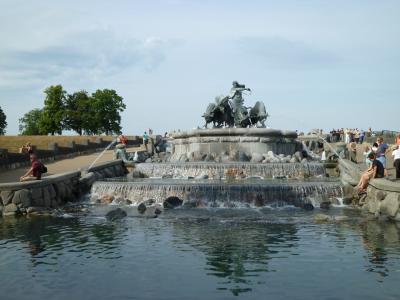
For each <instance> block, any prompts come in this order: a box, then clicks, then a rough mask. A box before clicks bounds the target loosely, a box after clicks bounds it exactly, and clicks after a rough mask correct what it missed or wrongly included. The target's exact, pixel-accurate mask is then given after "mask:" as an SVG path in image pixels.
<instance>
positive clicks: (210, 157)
mask: <svg viewBox="0 0 400 300" xmlns="http://www.w3.org/2000/svg"><path fill="white" fill-rule="evenodd" d="M204 161H215V156H214V155H212V154H207V155H206V157H205V158H204Z"/></svg>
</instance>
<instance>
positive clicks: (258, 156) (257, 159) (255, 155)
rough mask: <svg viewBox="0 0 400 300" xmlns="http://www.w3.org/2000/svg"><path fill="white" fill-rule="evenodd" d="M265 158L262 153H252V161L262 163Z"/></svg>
mask: <svg viewBox="0 0 400 300" xmlns="http://www.w3.org/2000/svg"><path fill="white" fill-rule="evenodd" d="M263 160H264V156H262V155H261V154H260V153H256V152H255V153H252V154H251V160H250V162H252V163H260V162H262V161H263Z"/></svg>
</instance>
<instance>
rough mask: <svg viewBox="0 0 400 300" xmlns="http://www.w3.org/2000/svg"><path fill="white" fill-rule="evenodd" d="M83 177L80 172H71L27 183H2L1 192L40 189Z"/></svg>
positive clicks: (0, 184)
mask: <svg viewBox="0 0 400 300" xmlns="http://www.w3.org/2000/svg"><path fill="white" fill-rule="evenodd" d="M80 175H81V172H80V171H71V172H65V173H61V174H55V175H50V176H46V177H43V178H42V180H35V181H26V182H9V183H8V182H7V183H0V191H6V190H7V191H16V190H20V189H29V188H38V187H44V186H47V185H49V184H53V183H56V182H59V181H64V180H67V179H70V178H74V177H76V178H79V177H80Z"/></svg>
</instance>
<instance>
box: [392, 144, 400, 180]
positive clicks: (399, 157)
mask: <svg viewBox="0 0 400 300" xmlns="http://www.w3.org/2000/svg"><path fill="white" fill-rule="evenodd" d="M395 147H396V148H395V149H394V150H393V151H392V155H393V160H394V161H393V166H394V167H395V169H396V179H399V178H400V146H399V145H396V146H395Z"/></svg>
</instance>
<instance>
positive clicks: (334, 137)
mask: <svg viewBox="0 0 400 300" xmlns="http://www.w3.org/2000/svg"><path fill="white" fill-rule="evenodd" d="M370 136H372V129H371V128H369V129H368V130H367V131H365V130H362V129H358V128H340V129H332V130H331V131H330V132H329V135H328V136H327V140H328V142H331V143H336V142H344V143H346V144H350V143H356V144H362V143H363V142H364V141H365V138H366V137H370Z"/></svg>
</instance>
